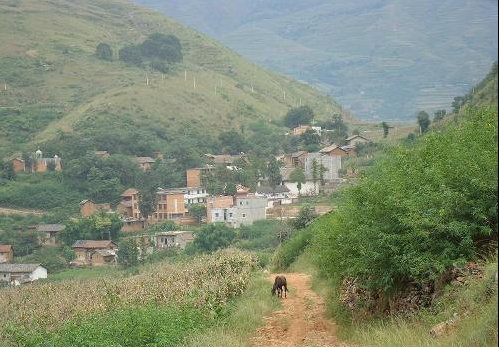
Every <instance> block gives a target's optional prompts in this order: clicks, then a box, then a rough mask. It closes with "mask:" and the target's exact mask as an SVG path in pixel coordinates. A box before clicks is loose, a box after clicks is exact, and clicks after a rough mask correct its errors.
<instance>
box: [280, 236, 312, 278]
mask: <svg viewBox="0 0 499 347" xmlns="http://www.w3.org/2000/svg"><path fill="white" fill-rule="evenodd" d="M312 236H313V232H312V228H307V229H303V230H300V231H298V232H297V233H296V234H295V235H293V236H292V237H291V238H290V239H289V240H287V241H286V242H285V243H283V244H282V245H281V246H280V247H279V248H278V249H277V251H276V252H275V254H274V256H273V257H272V266H273V267H274V268H275V269H276V270H278V271H284V270H287V269H288V268H289V267H290V266H291V264H293V263H294V262H295V261H296V260H297V259H298V257H299V256H300V255H301V254H302V253H303V252H304V251H305V249H306V248H307V246H308V245H309V244H310V241H311V239H312Z"/></svg>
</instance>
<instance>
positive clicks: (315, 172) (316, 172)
mask: <svg viewBox="0 0 499 347" xmlns="http://www.w3.org/2000/svg"><path fill="white" fill-rule="evenodd" d="M319 179H320V164H319V162H318V161H317V159H314V160H312V182H314V189H315V190H316V191H317V182H318V181H319Z"/></svg>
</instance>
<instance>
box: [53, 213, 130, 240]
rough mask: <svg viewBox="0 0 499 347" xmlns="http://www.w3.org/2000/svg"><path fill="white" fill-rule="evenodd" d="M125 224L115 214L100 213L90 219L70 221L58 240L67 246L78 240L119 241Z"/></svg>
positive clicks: (58, 235) (58, 236) (59, 234)
mask: <svg viewBox="0 0 499 347" xmlns="http://www.w3.org/2000/svg"><path fill="white" fill-rule="evenodd" d="M122 226H123V222H122V221H121V219H120V217H118V216H117V215H115V214H106V213H104V212H103V213H100V214H98V215H94V216H92V217H89V218H80V219H77V220H73V219H72V220H70V221H68V222H67V223H66V228H65V229H64V230H62V231H61V232H59V233H58V234H57V238H58V239H59V241H61V242H62V243H63V244H64V245H66V246H70V247H71V246H72V245H73V244H74V243H75V242H76V241H77V240H114V241H115V240H117V239H118V238H119V237H120V232H121V227H122Z"/></svg>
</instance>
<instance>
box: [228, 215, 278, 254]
mask: <svg viewBox="0 0 499 347" xmlns="http://www.w3.org/2000/svg"><path fill="white" fill-rule="evenodd" d="M280 226H281V223H279V222H278V221H273V220H263V221H257V222H255V223H254V224H253V225H250V226H245V225H243V226H241V228H240V229H239V234H238V239H237V242H236V246H237V248H240V249H244V250H251V251H257V250H273V249H275V248H276V247H277V246H278V245H279V227H280Z"/></svg>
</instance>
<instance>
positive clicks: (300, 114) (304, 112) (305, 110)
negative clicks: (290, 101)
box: [284, 106, 315, 129]
mask: <svg viewBox="0 0 499 347" xmlns="http://www.w3.org/2000/svg"><path fill="white" fill-rule="evenodd" d="M314 117H315V114H314V111H313V110H312V108H311V107H310V106H300V107H296V108H292V109H291V110H289V111H288V113H287V114H286V116H285V117H284V125H285V126H287V127H288V128H291V129H293V128H296V127H297V126H300V125H309V124H310V123H311V122H312V120H313V119H314Z"/></svg>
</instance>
